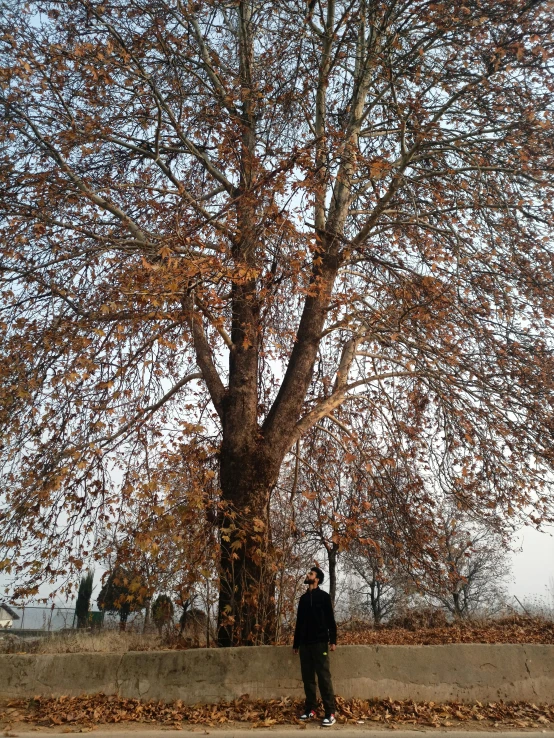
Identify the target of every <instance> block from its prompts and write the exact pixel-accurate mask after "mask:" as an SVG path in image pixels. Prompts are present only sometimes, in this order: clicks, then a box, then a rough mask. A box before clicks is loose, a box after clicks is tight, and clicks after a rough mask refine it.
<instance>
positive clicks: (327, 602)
mask: <svg viewBox="0 0 554 738" xmlns="http://www.w3.org/2000/svg"><path fill="white" fill-rule="evenodd" d="M304 584H307V585H308V590H307V592H305V593H304V594H303V595H302V597H301V598H300V602H299V603H298V614H297V616H296V628H295V630H294V643H293V646H292V647H293V650H294V653H298V652H299V651H300V669H301V671H302V681H303V682H304V691H305V693H306V709H305V710H304V713H303V714H302V715H300V720H311V719H312V718H315V717H316V712H315V708H316V706H317V696H316V691H315V675H316V674H317V681H318V684H319V691H320V693H321V699H322V700H323V705H324V707H325V717H324V718H323V722H322V723H321V725H322V726H323V727H328V726H330V725H334V724H335V723H336V722H337V721H336V720H335V695H334V692H333V684H332V682H331V670H330V668H329V651H334V650H335V648H336V647H337V626H336V623H335V616H334V615H333V605H332V604H331V597H330V596H329V595H328V594H327V592H324V591H323V590H322V589H320V588H319V585H320V584H323V572H322V571H321V569H320V568H319V567H317V566H312V568H311V569H310V571H309V572H308V573H307V574H306V579H305V580H304Z"/></svg>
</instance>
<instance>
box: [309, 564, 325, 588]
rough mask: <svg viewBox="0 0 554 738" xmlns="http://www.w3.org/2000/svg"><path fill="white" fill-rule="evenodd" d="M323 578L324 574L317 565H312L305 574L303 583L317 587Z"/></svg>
mask: <svg viewBox="0 0 554 738" xmlns="http://www.w3.org/2000/svg"><path fill="white" fill-rule="evenodd" d="M324 579H325V575H324V574H323V572H322V571H321V569H320V568H319V566H312V568H311V569H310V571H309V572H308V573H307V574H306V579H305V580H304V584H312V585H315V586H316V587H317V586H318V585H319V584H323V580H324Z"/></svg>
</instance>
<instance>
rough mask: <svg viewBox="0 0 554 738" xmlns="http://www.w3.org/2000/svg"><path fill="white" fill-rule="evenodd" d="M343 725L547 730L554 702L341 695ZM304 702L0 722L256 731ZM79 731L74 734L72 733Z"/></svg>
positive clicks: (56, 705) (94, 704)
mask: <svg viewBox="0 0 554 738" xmlns="http://www.w3.org/2000/svg"><path fill="white" fill-rule="evenodd" d="M336 699H337V721H338V722H339V723H343V724H344V723H350V724H360V723H361V722H364V723H366V722H369V723H371V722H373V723H381V724H383V725H385V726H390V727H396V726H400V725H406V726H408V725H414V726H417V725H419V726H427V727H437V728H443V727H450V726H460V725H462V724H464V723H473V724H475V723H481V724H482V725H491V724H492V725H493V726H495V727H496V726H499V727H500V726H501V727H514V728H547V727H548V726H552V725H554V704H550V705H537V704H535V703H531V702H502V701H501V700H499V701H498V702H488V703H481V702H473V703H469V704H462V703H459V702H446V703H439V702H414V701H412V700H361V699H348V700H347V699H343V698H341V697H337V698H336ZM302 707H303V701H301V700H293V699H291V698H288V697H284V698H282V699H273V700H253V699H250V697H249V695H243V696H242V697H240V698H239V699H236V700H233V701H232V702H220V703H217V704H212V705H185V704H183V702H182V701H181V700H176V701H174V702H162V701H142V700H139V699H133V698H124V697H118V696H113V695H112V696H108V695H104V694H96V695H92V696H80V697H68V696H65V697H55V698H54V697H35V698H33V699H30V700H29V699H26V700H22V699H19V700H10V701H9V702H4V703H0V723H5V724H6V729H7V730H9V729H11V728H12V727H13V725H14V723H17V722H25V723H32V724H34V725H41V726H48V727H60V728H61V729H62V731H63V728H64V727H65V728H68V727H73V728H74V731H75V732H77V730H78V726H83V731H82V732H88V730H87V728H88V729H90V728H92V727H93V726H95V725H100V724H113V723H127V722H129V723H131V722H132V723H155V724H161V725H162V726H167V727H169V728H173V729H180V728H182V727H183V723H186V724H187V725H188V726H191V725H194V726H211V727H217V726H222V725H225V724H229V723H248V724H250V725H251V727H262V728H266V727H271V726H273V725H287V724H288V725H290V724H300V721H299V720H298V718H297V716H298V715H299V713H300V712H301V710H302ZM72 732H73V731H72Z"/></svg>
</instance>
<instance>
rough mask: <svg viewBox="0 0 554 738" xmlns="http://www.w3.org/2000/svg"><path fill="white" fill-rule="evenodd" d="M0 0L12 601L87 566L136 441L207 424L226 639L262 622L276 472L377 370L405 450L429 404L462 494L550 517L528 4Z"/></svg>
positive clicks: (546, 54)
mask: <svg viewBox="0 0 554 738" xmlns="http://www.w3.org/2000/svg"><path fill="white" fill-rule="evenodd" d="M0 8H1V10H2V20H1V21H0V24H1V31H0V33H1V44H2V52H1V61H0V66H1V68H0V75H1V80H2V82H1V84H2V92H1V100H2V105H3V116H2V121H1V123H0V126H1V128H0V135H1V137H2V154H1V156H2V161H1V165H2V166H1V173H0V207H1V216H0V217H1V223H0V227H1V243H2V254H1V257H0V258H1V261H0V270H1V272H0V274H1V278H2V299H3V306H2V321H1V323H0V330H1V331H2V333H1V347H2V348H1V351H2V362H1V367H2V368H1V370H0V382H1V384H0V402H1V406H0V422H1V424H2V425H1V427H2V437H1V439H2V455H3V456H2V474H3V477H2V488H3V489H4V490H5V504H4V507H3V512H2V516H3V518H2V520H3V525H2V530H1V533H0V535H1V536H2V542H3V544H4V545H5V546H6V547H7V549H8V555H7V556H6V557H5V558H4V559H3V567H4V568H5V569H6V570H8V571H9V572H11V573H12V574H15V575H19V576H20V577H23V580H22V582H23V584H22V586H21V587H20V588H19V590H18V591H19V592H20V593H24V592H32V591H33V588H34V587H36V586H37V583H38V582H39V581H41V579H42V578H44V577H45V576H46V577H55V576H57V575H59V574H67V575H70V574H71V567H72V566H73V567H77V568H78V567H79V565H82V560H83V558H86V557H87V556H90V553H91V549H92V548H93V547H94V546H95V540H94V535H95V530H96V528H95V525H96V523H97V522H98V521H100V522H101V523H102V525H104V524H106V523H109V524H112V523H114V521H117V518H118V510H119V509H120V508H121V506H122V505H125V502H126V500H127V499H128V498H129V495H132V494H133V492H132V491H130V488H129V485H128V484H127V483H126V482H125V481H124V482H122V483H121V484H120V480H121V474H122V473H124V470H125V465H126V464H127V463H129V459H131V460H132V463H133V464H134V465H135V466H136V465H140V464H142V466H143V468H144V469H145V470H148V469H150V468H151V467H152V465H156V464H157V463H162V462H163V460H164V459H166V460H167V449H168V448H170V447H171V448H172V452H173V453H174V456H173V458H175V457H177V456H179V453H181V454H182V455H183V456H184V458H185V459H188V458H189V451H190V449H191V448H194V444H196V443H215V444H216V446H217V448H218V464H219V479H218V482H219V488H220V498H219V500H218V504H217V506H216V507H217V509H216V510H215V512H214V511H213V510H212V511H211V512H212V513H213V516H212V519H213V520H214V522H216V524H217V525H218V526H219V529H220V534H221V535H220V541H221V570H220V573H221V587H220V598H219V617H220V621H219V622H220V630H219V640H220V643H221V644H224V645H225V644H226V645H228V644H232V643H241V642H264V641H267V640H268V639H271V637H272V632H273V628H274V624H273V618H272V616H271V613H272V608H273V602H272V599H273V594H274V578H275V571H274V565H273V563H272V556H271V551H272V542H271V530H270V516H269V511H270V501H271V493H272V489H273V488H274V486H275V484H276V483H277V481H278V477H279V474H280V469H281V465H282V462H283V460H284V458H285V456H286V454H287V453H288V451H289V449H290V448H291V447H296V446H295V444H296V443H297V442H298V441H300V440H301V439H302V438H303V436H304V435H305V433H306V432H307V431H308V430H309V429H310V428H311V427H313V426H314V425H315V424H317V423H319V422H321V421H322V419H324V418H330V420H328V421H326V422H331V423H334V422H335V420H336V421H337V422H339V423H342V424H344V422H343V420H340V419H339V418H338V417H337V416H336V415H334V413H338V412H339V409H340V408H341V406H344V407H346V408H348V407H351V406H352V407H353V406H355V407H358V408H365V412H366V413H367V418H366V422H367V423H372V422H373V421H374V416H373V408H374V399H375V395H374V394H373V393H374V392H376V391H380V392H381V391H383V388H384V389H385V390H386V388H387V386H388V385H387V382H389V381H390V382H393V383H394V384H393V385H391V387H393V389H394V391H392V389H391V392H390V393H389V394H388V395H387V396H388V398H389V399H388V401H389V402H390V403H391V405H392V407H391V413H392V414H394V402H393V399H392V398H393V397H394V396H397V397H403V398H405V399H407V400H409V402H410V403H411V407H412V410H413V412H412V420H413V422H411V423H406V422H404V421H403V425H401V426H399V430H400V432H401V433H403V434H405V436H406V437H407V438H408V440H410V438H411V436H410V434H412V435H413V434H414V433H418V432H419V430H420V428H419V427H418V423H419V420H418V418H419V419H421V418H424V417H425V413H427V416H428V417H429V418H430V417H431V416H433V417H434V418H435V419H438V420H439V421H440V422H439V423H438V424H436V425H435V426H433V427H437V428H440V429H442V430H444V434H443V435H442V436H441V437H440V438H439V437H436V438H435V439H434V445H433V446H432V449H433V454H435V455H436V456H440V455H442V456H445V455H446V456H445V458H447V463H445V464H441V465H440V473H441V475H446V476H448V479H449V484H451V486H452V489H453V490H454V491H456V489H459V490H462V491H461V492H460V495H459V496H460V497H461V502H460V504H463V505H466V506H470V505H474V506H475V505H476V506H480V507H482V508H483V507H485V506H489V509H490V510H495V511H498V512H499V513H502V514H507V515H512V514H514V515H515V514H516V513H517V512H518V510H521V511H525V513H526V514H529V515H531V516H532V519H533V521H534V522H536V523H537V524H538V523H539V522H540V521H541V520H542V519H543V518H544V517H545V516H546V515H548V514H549V513H548V510H549V505H550V503H551V500H550V497H549V496H548V494H547V492H546V491H545V487H544V485H545V478H547V477H545V474H546V470H548V469H549V468H550V466H551V463H552V460H553V456H552V454H553V451H552V449H553V446H552V434H553V429H554V423H553V419H552V404H553V393H552V390H551V388H552V377H553V376H554V372H553V369H554V366H553V362H552V355H551V347H552V323H551V319H552V315H553V296H554V289H553V268H552V266H553V264H552V244H551V240H550V234H549V223H550V222H551V219H552V208H553V203H554V198H553V176H552V172H553V160H552V143H553V135H552V119H551V110H552V97H553V87H552V83H553V79H552V66H551V65H552V61H551V59H552V29H553V26H554V23H553V14H552V7H551V5H549V3H547V2H546V1H545V2H541V1H540V0H455V1H449V0H445V1H443V2H438V1H436V0H433V1H432V2H431V1H429V0H382V1H379V2H378V1H376V0H311V1H310V2H305V0H279V1H277V0H228V1H227V2H226V1H225V0H223V1H221V0H217V1H214V0H199V1H198V2H192V1H190V0H63V2H62V1H52V2H46V1H44V2H43V1H40V0H1V2H0ZM350 403H354V404H353V405H350ZM364 403H365V405H364ZM427 406H428V407H427ZM426 407H427V410H426V409H425V408H426ZM429 408H432V412H431V410H430V409H429ZM333 418H334V420H333ZM421 422H422V423H423V425H425V422H427V421H424V420H422V421H421ZM428 422H429V425H428V426H427V427H428V428H430V427H431V426H432V423H431V420H429V421H428ZM172 444H173V446H172ZM160 460H161V462H160ZM385 462H386V463H388V460H386V459H385ZM391 463H394V460H393V461H392V462H391ZM118 465H119V466H121V467H123V472H116V469H117V466H118ZM145 473H146V471H145ZM462 483H463V484H462ZM137 484H139V486H140V484H147V482H140V483H137ZM25 583H26V584H25Z"/></svg>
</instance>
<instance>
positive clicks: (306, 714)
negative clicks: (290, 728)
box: [298, 710, 317, 720]
mask: <svg viewBox="0 0 554 738" xmlns="http://www.w3.org/2000/svg"><path fill="white" fill-rule="evenodd" d="M316 717H317V715H316V714H315V710H306V712H304V713H302V715H300V716H299V718H298V719H299V720H313V719H314V718H316Z"/></svg>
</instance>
